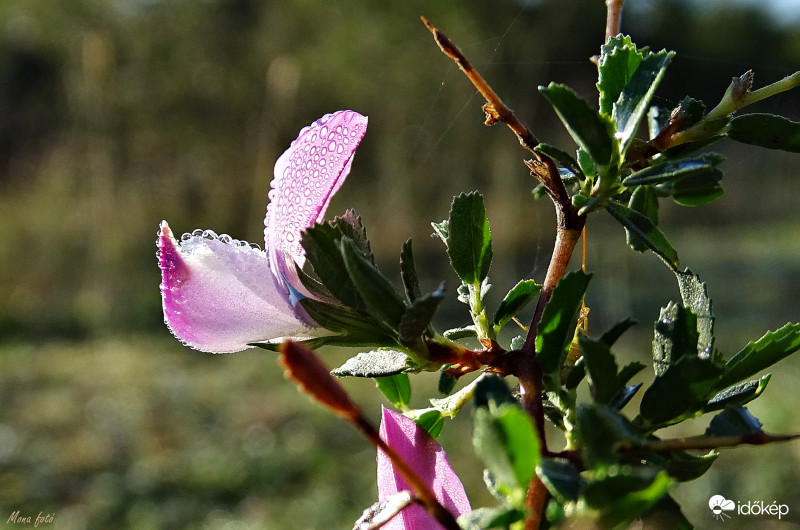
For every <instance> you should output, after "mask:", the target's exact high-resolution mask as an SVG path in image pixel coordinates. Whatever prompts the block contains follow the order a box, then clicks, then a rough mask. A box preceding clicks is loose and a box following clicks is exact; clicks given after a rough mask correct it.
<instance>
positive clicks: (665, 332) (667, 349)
mask: <svg viewBox="0 0 800 530" xmlns="http://www.w3.org/2000/svg"><path fill="white" fill-rule="evenodd" d="M653 327H654V328H655V336H654V337H653V369H654V370H655V373H656V375H661V374H663V373H664V372H665V371H666V370H667V368H669V367H670V365H672V364H674V363H675V362H676V361H677V360H678V359H680V358H681V357H683V356H684V355H689V356H695V355H697V354H698V351H697V349H698V348H697V343H698V340H699V334H698V332H697V316H696V315H695V314H694V313H693V312H692V311H691V310H690V309H687V308H685V307H684V306H682V305H680V304H676V303H675V302H670V303H669V304H668V305H667V307H664V308H662V309H661V314H660V315H659V317H658V320H656V322H655V325H654V326H653Z"/></svg>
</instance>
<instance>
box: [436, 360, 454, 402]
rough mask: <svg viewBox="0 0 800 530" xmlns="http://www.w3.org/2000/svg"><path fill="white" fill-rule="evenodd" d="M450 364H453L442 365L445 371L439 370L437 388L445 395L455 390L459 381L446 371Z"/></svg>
mask: <svg viewBox="0 0 800 530" xmlns="http://www.w3.org/2000/svg"><path fill="white" fill-rule="evenodd" d="M449 366H452V365H451V364H447V365H445V366H443V367H442V370H443V371H441V372H439V384H438V385H437V390H438V391H439V393H440V394H442V395H445V396H446V395H448V394H449V393H450V392H452V391H453V388H455V386H456V382H458V379H456V378H455V377H454V376H452V375H450V374H448V373H447V372H445V371H444V369H445V368H447V367H449Z"/></svg>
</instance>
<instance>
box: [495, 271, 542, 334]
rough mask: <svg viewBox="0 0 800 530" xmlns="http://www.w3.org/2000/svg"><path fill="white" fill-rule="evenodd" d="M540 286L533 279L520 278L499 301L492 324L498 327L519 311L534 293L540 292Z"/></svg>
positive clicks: (530, 299) (532, 297)
mask: <svg viewBox="0 0 800 530" xmlns="http://www.w3.org/2000/svg"><path fill="white" fill-rule="evenodd" d="M541 290H542V286H541V285H539V284H537V283H536V282H535V281H534V280H520V282H519V283H518V284H517V285H515V286H514V287H512V288H511V290H510V291H508V294H506V296H505V297H504V298H503V301H502V302H500V306H499V307H498V308H497V312H496V313H495V314H494V319H493V321H494V325H495V326H496V327H497V328H498V329H499V328H500V327H502V326H504V325H505V324H506V323H507V322H508V321H509V320H511V319H512V318H513V317H514V316H516V314H517V313H519V312H520V311H521V310H522V309H523V308H524V307H525V306H526V305H528V303H530V302H531V301H532V300H533V299H534V298H536V295H538V294H539V292H541Z"/></svg>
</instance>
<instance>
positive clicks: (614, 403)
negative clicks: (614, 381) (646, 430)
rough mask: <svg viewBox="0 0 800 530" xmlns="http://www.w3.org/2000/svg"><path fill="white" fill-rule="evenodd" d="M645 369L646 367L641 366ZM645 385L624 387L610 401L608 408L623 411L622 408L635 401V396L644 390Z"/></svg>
mask: <svg viewBox="0 0 800 530" xmlns="http://www.w3.org/2000/svg"><path fill="white" fill-rule="evenodd" d="M628 366H630V365H628ZM640 366H642V367H644V365H643V364H642V365H640ZM642 385H643V383H639V384H638V385H628V386H623V387H622V388H621V389H620V390H619V392H617V393H616V394H615V395H614V397H613V398H612V399H611V401H609V403H608V406H609V407H611V408H612V409H614V410H622V408H623V407H624V406H625V405H627V404H628V402H629V401H630V400H631V399H633V396H635V395H636V393H637V392H638V391H639V389H640V388H642Z"/></svg>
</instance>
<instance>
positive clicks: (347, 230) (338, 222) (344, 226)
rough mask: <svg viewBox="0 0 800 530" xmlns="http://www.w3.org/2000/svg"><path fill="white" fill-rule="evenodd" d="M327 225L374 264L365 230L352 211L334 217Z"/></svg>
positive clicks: (359, 218) (357, 216) (358, 217)
mask: <svg viewBox="0 0 800 530" xmlns="http://www.w3.org/2000/svg"><path fill="white" fill-rule="evenodd" d="M329 224H330V225H331V226H333V227H334V228H335V229H337V230H338V231H339V232H340V233H341V234H342V236H344V237H349V238H350V239H351V240H352V241H353V243H354V244H355V246H356V248H357V249H358V251H359V252H361V254H362V255H363V256H364V257H365V258H367V259H368V260H369V261H370V262H372V263H375V257H374V256H373V255H372V249H371V248H370V244H369V239H367V229H366V228H364V225H363V224H362V222H361V216H360V215H357V214H356V212H355V211H354V210H351V209H349V210H347V211H346V212H345V213H344V215H342V216H337V217H334V218H333V219H332V220H331V221H329Z"/></svg>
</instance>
